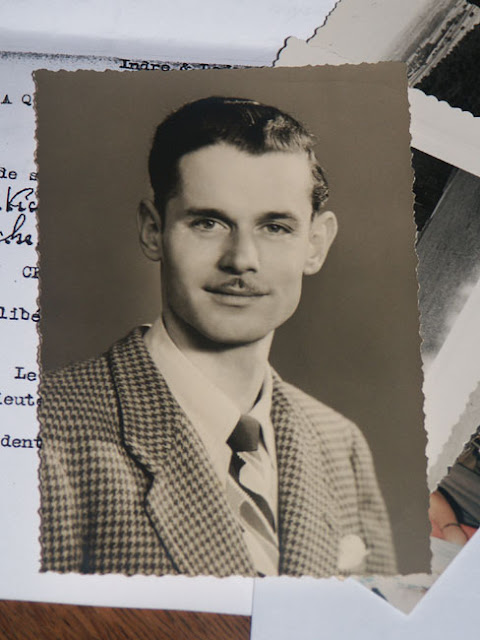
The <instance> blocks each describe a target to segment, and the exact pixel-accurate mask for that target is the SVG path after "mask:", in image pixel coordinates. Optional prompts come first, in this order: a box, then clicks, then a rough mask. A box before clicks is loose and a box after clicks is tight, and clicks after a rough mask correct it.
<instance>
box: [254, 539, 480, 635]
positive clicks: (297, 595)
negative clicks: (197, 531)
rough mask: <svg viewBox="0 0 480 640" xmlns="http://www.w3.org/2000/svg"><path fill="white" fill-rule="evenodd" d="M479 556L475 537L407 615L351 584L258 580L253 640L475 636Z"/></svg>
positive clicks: (478, 597) (479, 540)
mask: <svg viewBox="0 0 480 640" xmlns="http://www.w3.org/2000/svg"><path fill="white" fill-rule="evenodd" d="M479 556H480V537H479V536H475V537H474V538H472V540H471V541H470V542H469V544H468V545H467V546H466V547H464V548H463V550H462V551H461V552H460V554H459V555H458V556H457V557H456V558H455V561H454V562H453V563H452V564H450V565H449V567H448V568H447V569H446V571H445V572H444V573H443V574H442V575H441V576H440V578H438V580H437V581H436V582H435V584H434V585H433V586H432V587H431V588H430V590H429V591H428V593H427V594H426V595H425V596H424V597H423V598H422V600H420V602H419V604H418V605H417V606H416V607H415V609H414V610H413V612H412V613H411V614H410V615H408V616H407V615H405V614H403V613H401V612H400V611H399V610H398V609H396V608H394V607H392V606H391V605H390V604H389V603H388V602H386V601H385V600H384V599H383V598H381V597H379V596H378V595H377V594H375V593H373V592H372V591H369V590H367V589H365V587H364V586H362V585H360V584H359V583H358V582H356V581H355V580H353V579H348V580H346V581H344V582H340V581H338V580H336V579H335V578H331V579H329V580H316V581H315V580H311V579H293V578H281V579H278V580H276V581H272V580H271V579H264V580H259V581H257V582H256V583H255V594H254V605H253V618H252V632H251V640H267V639H268V640H270V639H271V638H275V640H291V638H295V639H296V640H317V639H318V638H328V639H329V640H344V639H345V638H355V640H364V639H365V640H367V639H368V640H384V639H385V638H388V640H400V638H402V639H404V640H407V639H409V638H439V639H442V640H443V639H444V638H445V639H447V638H463V637H472V634H473V637H475V634H476V633H477V626H478V625H477V621H476V616H475V612H476V611H477V609H478V606H479V604H480V593H479V592H478V583H479V580H480V563H479V562H478V557H479Z"/></svg>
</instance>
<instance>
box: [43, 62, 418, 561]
mask: <svg viewBox="0 0 480 640" xmlns="http://www.w3.org/2000/svg"><path fill="white" fill-rule="evenodd" d="M35 79H36V82H37V95H36V107H37V139H38V150H37V162H38V167H39V203H40V206H39V234H40V244H39V251H40V272H41V295H40V303H41V313H42V321H41V323H40V330H41V337H42V342H41V356H40V359H41V365H42V367H43V368H45V369H47V370H48V369H52V368H57V367H61V366H63V365H65V364H67V363H69V362H72V361H75V360H79V359H85V358H89V357H93V356H96V355H98V354H100V353H102V352H103V351H105V350H106V349H107V348H108V347H109V346H110V345H111V344H112V343H113V342H114V341H115V340H117V339H118V338H120V337H122V336H123V335H125V334H126V333H127V332H128V331H129V330H130V329H131V328H132V327H133V326H135V325H138V324H144V323H149V322H152V321H153V320H154V318H155V317H156V316H157V315H158V313H159V312H160V277H159V268H158V264H154V263H151V262H149V261H148V260H147V259H146V258H144V256H143V254H142V253H141V250H140V247H139V244H138V240H137V231H136V220H135V216H136V211H137V208H138V203H139V200H140V199H141V198H142V197H144V196H149V195H150V186H149V182H148V172H147V157H148V153H149V149H150V145H151V141H152V137H153V133H154V130H155V127H156V125H157V124H158V123H159V122H160V121H161V120H162V119H163V118H164V117H165V116H166V115H167V114H168V113H169V112H171V111H172V110H173V109H175V108H177V107H179V106H180V105H182V104H184V103H185V102H188V101H191V100H195V99H198V98H201V97H206V96H210V95H227V96H237V97H246V98H254V99H256V100H259V101H261V102H265V103H267V104H272V105H275V106H277V107H279V108H280V109H282V110H285V111H286V112H288V113H290V114H292V115H293V116H294V117H296V118H297V119H299V120H300V121H301V122H303V123H304V124H305V125H306V126H307V128H308V129H309V130H310V131H312V132H313V133H314V134H315V136H316V139H317V157H318V159H319V161H320V164H321V165H322V166H323V168H324V170H325V172H326V175H327V178H328V181H329V184H330V192H331V195H330V199H329V201H328V203H327V206H328V208H330V209H332V210H333V211H334V212H335V213H336V214H337V217H338V220H339V234H338V237H337V239H336V240H335V242H334V245H333V247H332V249H331V252H330V255H329V256H328V258H327V261H326V263H325V265H324V267H323V269H322V270H321V272H320V273H319V274H317V275H316V276H310V277H307V278H306V279H305V281H304V291H303V296H302V301H301V303H300V307H299V309H298V311H297V313H296V314H295V315H294V316H293V317H292V318H291V319H290V320H289V321H288V322H287V323H286V324H285V325H284V326H283V327H282V328H281V329H279V330H278V332H277V334H276V337H275V340H274V345H273V351H272V356H271V362H272V364H273V366H274V367H275V368H276V369H277V370H278V371H279V373H280V375H281V376H282V377H283V378H284V379H286V380H288V381H289V382H292V383H293V384H296V385H297V386H299V387H300V388H301V389H303V390H305V391H307V392H308V393H310V394H311V395H313V396H315V397H317V398H318V399H320V400H322V401H323V402H325V403H326V404H328V405H330V406H332V407H334V408H335V409H336V410H337V411H340V412H341V413H343V414H344V415H346V416H347V417H348V418H350V419H352V420H353V421H355V422H356V423H357V424H358V425H359V427H360V428H361V429H362V431H363V433H364V434H365V436H366V438H367V440H368V442H369V444H370V447H371V449H372V453H373V457H374V461H375V467H376V470H377V474H378V478H379V482H380V486H381V489H382V491H383V494H384V497H385V500H386V503H387V507H388V511H389V514H390V518H391V522H392V526H393V532H394V542H395V546H396V549H397V554H398V560H399V569H400V572H401V573H414V572H422V571H429V568H430V551H429V546H428V532H429V527H428V521H427V504H428V495H427V489H426V460H425V433H424V430H423V412H422V403H423V398H422V395H421V384H422V376H421V366H420V356H419V335H418V311H417V284H416V279H415V267H416V258H415V252H414V223H413V207H412V205H413V198H412V192H411V188H412V171H411V168H410V148H409V143H410V136H409V118H408V101H407V93H406V75H405V68H404V65H403V64H401V63H380V64H377V65H360V66H358V67H357V66H351V65H345V66H340V67H305V68H296V69H289V68H284V69H281V68H278V69H248V70H229V71H220V70H214V71H178V72H177V71H169V72H161V71H139V72H123V73H121V72H109V71H107V72H104V73H99V72H93V71H77V72H63V71H61V72H49V71H39V72H36V73H35Z"/></svg>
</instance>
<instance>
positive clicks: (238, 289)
mask: <svg viewBox="0 0 480 640" xmlns="http://www.w3.org/2000/svg"><path fill="white" fill-rule="evenodd" d="M204 289H205V291H208V292H209V293H216V294H219V295H224V296H237V297H239V298H260V297H262V296H265V295H267V293H268V292H267V291H265V290H263V289H259V288H258V287H256V286H252V285H249V284H247V283H246V282H243V281H241V282H225V283H222V284H218V285H213V286H209V285H207V286H206V287H204Z"/></svg>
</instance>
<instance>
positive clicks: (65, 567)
mask: <svg viewBox="0 0 480 640" xmlns="http://www.w3.org/2000/svg"><path fill="white" fill-rule="evenodd" d="M40 398H41V402H40V405H39V412H38V419H39V423H40V437H41V448H40V471H39V480H40V519H41V528H40V545H41V571H59V572H69V571H75V572H79V571H81V564H82V539H83V535H82V526H83V525H82V518H81V517H80V516H81V505H80V500H81V497H80V496H81V493H80V492H79V490H78V487H76V486H75V485H76V481H77V479H76V475H75V472H74V463H75V460H76V457H77V455H78V453H77V449H78V446H77V443H76V441H75V438H74V437H73V434H74V428H75V426H76V425H75V420H74V412H73V415H72V410H71V405H72V404H75V393H73V391H72V389H71V388H70V386H69V385H68V384H67V383H66V382H65V379H64V377H63V376H62V375H58V374H57V373H54V374H45V375H43V376H42V381H41V385H40ZM72 461H73V462H72ZM77 475H78V474H77Z"/></svg>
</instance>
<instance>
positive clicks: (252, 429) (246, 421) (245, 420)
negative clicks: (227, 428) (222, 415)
mask: <svg viewBox="0 0 480 640" xmlns="http://www.w3.org/2000/svg"><path fill="white" fill-rule="evenodd" d="M259 440H260V423H259V422H258V420H256V419H255V418H252V416H248V415H243V416H240V420H239V421H238V422H237V425H236V427H235V429H234V430H233V431H232V433H231V435H230V437H229V438H228V440H227V444H228V445H229V447H230V448H231V449H232V451H235V452H238V451H256V450H257V449H258V442H259Z"/></svg>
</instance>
